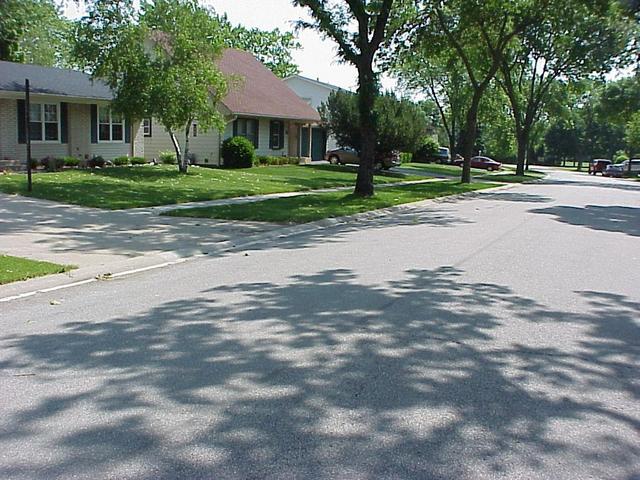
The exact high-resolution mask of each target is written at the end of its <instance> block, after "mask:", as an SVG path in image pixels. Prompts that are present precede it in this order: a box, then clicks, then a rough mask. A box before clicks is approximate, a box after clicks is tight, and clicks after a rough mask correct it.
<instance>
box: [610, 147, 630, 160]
mask: <svg viewBox="0 0 640 480" xmlns="http://www.w3.org/2000/svg"><path fill="white" fill-rule="evenodd" d="M625 160H629V157H628V156H627V154H626V153H624V151H622V150H618V151H617V152H616V153H615V154H614V155H613V163H622V162H624V161H625Z"/></svg>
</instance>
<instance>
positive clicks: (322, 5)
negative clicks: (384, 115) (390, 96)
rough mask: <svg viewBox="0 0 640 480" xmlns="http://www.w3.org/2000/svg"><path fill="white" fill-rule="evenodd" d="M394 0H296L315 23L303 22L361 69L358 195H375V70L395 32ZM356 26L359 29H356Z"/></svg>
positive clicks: (295, 2) (359, 75)
mask: <svg viewBox="0 0 640 480" xmlns="http://www.w3.org/2000/svg"><path fill="white" fill-rule="evenodd" d="M394 1H395V2H396V3H397V2H398V0H345V1H344V2H328V1H326V0H293V3H294V4H295V5H298V6H302V7H307V8H308V9H309V11H310V13H311V16H312V19H313V20H312V21H311V22H301V26H303V27H311V28H314V29H316V30H318V31H320V32H321V33H322V34H324V35H325V36H326V37H328V38H330V39H332V40H334V41H335V42H336V43H337V44H338V52H339V55H340V57H341V58H342V59H343V60H344V61H346V62H349V63H351V64H353V65H354V66H355V67H356V68H357V70H358V98H359V112H360V129H361V137H362V151H361V153H360V156H361V160H360V167H359V169H358V177H357V179H356V187H355V191H354V193H355V195H359V196H371V195H373V193H374V191H373V163H374V158H375V145H376V133H375V115H374V103H375V98H376V96H377V94H378V82H377V74H376V72H375V71H374V63H375V60H376V54H377V53H378V51H379V49H380V47H381V45H382V44H383V42H384V41H385V39H387V38H388V37H389V36H390V35H391V34H392V33H393V32H392V30H393V27H390V25H392V24H393V22H390V18H391V14H392V9H393V7H394ZM352 27H355V30H353V29H352Z"/></svg>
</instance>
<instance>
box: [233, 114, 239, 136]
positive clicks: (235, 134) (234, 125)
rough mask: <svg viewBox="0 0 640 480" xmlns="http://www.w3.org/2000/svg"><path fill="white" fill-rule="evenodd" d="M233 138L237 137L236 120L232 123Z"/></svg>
mask: <svg viewBox="0 0 640 480" xmlns="http://www.w3.org/2000/svg"><path fill="white" fill-rule="evenodd" d="M233 136H234V137H237V136H238V119H237V118H236V119H235V120H234V121H233Z"/></svg>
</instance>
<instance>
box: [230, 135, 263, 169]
mask: <svg viewBox="0 0 640 480" xmlns="http://www.w3.org/2000/svg"><path fill="white" fill-rule="evenodd" d="M221 154H222V158H223V160H224V161H223V164H222V166H223V167H224V168H250V167H252V166H253V163H254V161H255V159H256V149H255V148H254V147H253V143H251V142H250V141H249V140H247V139H246V138H244V137H232V138H227V139H226V140H225V141H224V142H222V150H221Z"/></svg>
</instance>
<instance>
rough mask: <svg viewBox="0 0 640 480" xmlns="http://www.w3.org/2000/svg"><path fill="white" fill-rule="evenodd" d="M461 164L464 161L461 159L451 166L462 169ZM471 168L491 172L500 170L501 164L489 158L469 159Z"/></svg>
mask: <svg viewBox="0 0 640 480" xmlns="http://www.w3.org/2000/svg"><path fill="white" fill-rule="evenodd" d="M463 163H464V160H463V159H461V158H456V159H455V160H454V161H453V164H454V165H457V166H458V167H462V164H463ZM471 168H481V169H483V170H489V171H490V172H491V171H493V170H500V169H501V168H502V164H501V163H500V162H496V161H495V160H493V159H492V158H489V157H471Z"/></svg>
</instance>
